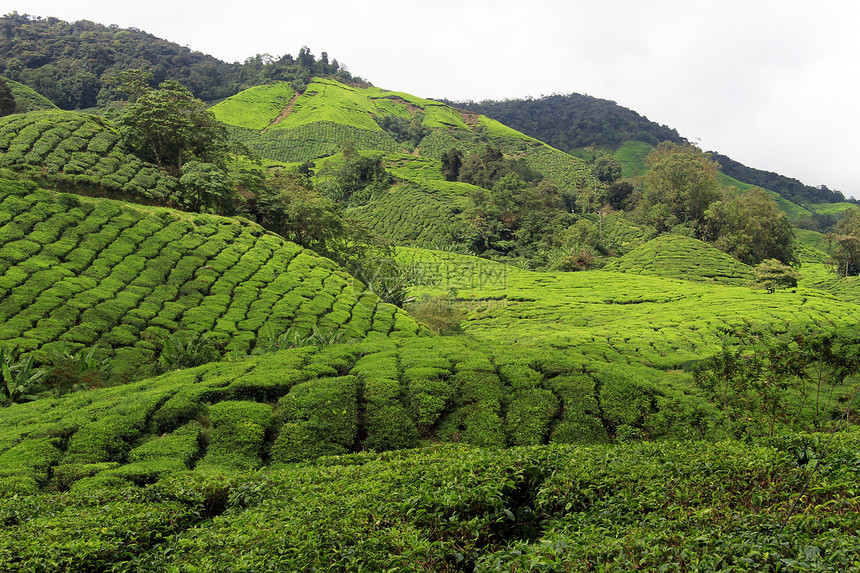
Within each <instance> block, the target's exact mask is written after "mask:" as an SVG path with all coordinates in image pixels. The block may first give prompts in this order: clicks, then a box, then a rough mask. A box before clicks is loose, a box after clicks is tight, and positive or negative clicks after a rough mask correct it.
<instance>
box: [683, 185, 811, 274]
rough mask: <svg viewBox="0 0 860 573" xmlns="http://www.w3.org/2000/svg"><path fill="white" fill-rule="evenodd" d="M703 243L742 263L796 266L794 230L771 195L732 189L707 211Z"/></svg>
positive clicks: (702, 235)
mask: <svg viewBox="0 0 860 573" xmlns="http://www.w3.org/2000/svg"><path fill="white" fill-rule="evenodd" d="M700 238H702V239H703V240H706V241H711V242H713V243H714V246H715V247H717V248H718V249H720V250H721V251H723V252H725V253H728V254H730V255H732V256H733V257H734V258H736V259H738V260H739V261H741V262H742V263H746V264H748V265H757V264H758V263H760V262H762V261H764V260H765V259H777V260H779V261H780V262H782V263H785V264H796V263H797V262H798V261H797V257H796V255H795V253H794V229H793V228H792V226H791V223H790V222H789V220H788V217H787V216H786V215H785V213H783V212H782V211H780V210H779V207H778V206H777V204H776V201H774V200H773V199H772V198H771V196H770V195H768V193H767V191H765V190H763V189H759V188H758V187H752V188H750V189H747V190H746V191H744V192H743V193H739V192H738V191H737V190H736V189H735V188H733V187H730V188H727V189H725V190H724V191H723V196H722V199H721V200H719V201H715V202H713V203H711V205H710V206H709V207H708V209H707V211H705V224H704V226H703V227H702V229H701V237H700Z"/></svg>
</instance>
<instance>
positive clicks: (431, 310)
mask: <svg viewBox="0 0 860 573" xmlns="http://www.w3.org/2000/svg"><path fill="white" fill-rule="evenodd" d="M405 308H406V310H407V311H408V312H409V314H411V315H412V316H413V317H415V320H417V321H418V322H419V323H420V324H423V325H424V326H426V327H427V328H429V329H430V330H431V332H433V333H435V334H441V335H451V334H458V333H460V332H462V331H463V329H462V327H461V326H460V322H461V321H462V320H463V318H464V316H463V315H464V313H463V311H462V309H460V308H458V307H457V304H456V302H455V301H452V300H451V299H450V297H447V296H428V295H425V296H423V297H421V298H419V299H417V300H414V301H412V302H410V303H409V304H408V305H406V307H405Z"/></svg>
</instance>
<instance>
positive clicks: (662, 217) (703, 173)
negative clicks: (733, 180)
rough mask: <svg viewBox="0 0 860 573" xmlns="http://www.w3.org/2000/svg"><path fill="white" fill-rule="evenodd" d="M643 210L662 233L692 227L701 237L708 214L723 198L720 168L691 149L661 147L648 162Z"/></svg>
mask: <svg viewBox="0 0 860 573" xmlns="http://www.w3.org/2000/svg"><path fill="white" fill-rule="evenodd" d="M646 164H647V165H648V167H649V168H650V169H649V170H648V172H647V173H646V174H645V175H644V176H643V178H644V191H643V195H642V201H641V202H640V205H639V207H638V208H639V209H640V210H641V212H642V216H643V218H644V220H646V221H647V222H649V223H650V224H652V225H654V226H655V227H656V228H657V230H658V231H661V232H663V231H668V230H669V229H672V228H673V227H675V226H677V225H688V226H689V227H690V228H691V229H692V230H693V231H694V232H695V233H697V235H699V236H701V226H702V224H703V223H704V221H705V211H706V210H707V209H708V206H709V205H710V204H711V203H712V202H714V201H716V200H717V199H718V198H719V195H720V183H719V177H718V174H717V165H716V163H714V162H713V161H712V160H711V159H710V158H709V157H708V156H707V154H705V153H703V152H702V151H701V150H700V149H698V148H696V147H693V146H691V145H676V144H674V143H670V142H664V143H661V144H660V145H659V146H657V148H656V149H654V151H652V152H651V153H650V154H649V155H648V157H647V158H646Z"/></svg>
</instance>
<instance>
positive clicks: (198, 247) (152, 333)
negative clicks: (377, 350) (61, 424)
mask: <svg viewBox="0 0 860 573" xmlns="http://www.w3.org/2000/svg"><path fill="white" fill-rule="evenodd" d="M0 197H2V210H0V217H2V222H3V225H2V227H0V268H2V276H0V289H2V301H0V322H1V323H2V326H0V345H2V346H3V347H5V348H7V349H12V348H17V350H18V351H19V352H29V351H41V352H42V353H43V355H45V353H49V352H50V351H51V350H52V349H58V350H59V349H66V350H69V351H72V352H74V351H76V350H78V349H80V348H85V347H98V349H99V352H100V353H101V354H103V355H105V356H107V357H114V362H113V370H114V371H115V372H116V373H118V374H125V375H129V374H132V373H135V372H136V371H137V370H138V369H139V368H140V367H142V366H144V365H145V364H147V363H151V362H152V361H153V359H154V358H155V357H157V355H156V353H157V351H158V350H159V348H158V340H162V339H164V338H165V337H167V336H168V335H170V334H171V333H174V332H177V331H180V330H186V329H187V330H190V331H194V332H196V333H200V334H207V335H208V336H209V337H210V338H211V339H212V340H213V341H214V342H217V343H219V344H221V345H222V346H223V349H224V350H225V351H237V352H239V353H247V352H251V351H252V350H253V349H254V348H256V347H260V346H261V345H265V344H266V340H265V339H266V337H267V336H268V335H269V333H270V329H271V332H272V333H273V335H274V336H280V335H281V334H283V333H284V332H286V331H287V330H288V329H290V328H294V329H297V332H299V333H301V334H302V335H306V334H308V333H310V332H311V331H312V330H313V329H320V330H324V331H329V332H333V333H334V332H341V333H343V335H345V336H347V337H349V338H355V337H363V336H365V335H367V334H368V333H369V332H371V331H377V332H381V333H383V334H386V335H387V334H389V333H392V332H403V333H409V334H415V333H416V332H417V330H418V327H417V326H416V324H415V322H414V321H413V320H411V319H410V318H409V317H408V316H407V315H406V314H405V313H403V312H402V311H400V310H398V309H396V308H395V307H393V306H391V305H388V304H384V303H381V302H380V301H379V299H378V298H377V297H376V296H375V295H373V294H372V293H370V292H367V291H366V290H365V287H364V286H363V285H362V284H361V283H358V282H357V281H355V279H353V278H352V277H350V276H349V275H347V274H345V273H344V272H342V271H341V270H340V269H339V268H337V266H336V265H335V264H334V263H332V262H331V261H330V260H328V259H324V258H322V257H319V256H317V255H316V254H314V253H313V252H310V251H305V250H303V249H301V248H300V247H298V246H297V245H294V244H292V243H287V242H286V241H284V240H283V239H281V238H280V237H278V236H276V235H273V234H270V233H267V232H265V231H264V230H263V229H262V228H260V227H259V226H257V225H255V224H252V223H250V222H248V221H246V220H237V219H226V218H219V217H214V216H209V215H190V214H186V213H181V212H177V211H170V210H166V209H154V210H147V209H143V208H141V207H131V206H128V205H125V204H123V203H120V202H115V201H110V200H85V199H80V198H78V197H76V196H74V195H65V194H56V193H52V192H49V191H44V190H40V189H34V188H32V187H31V186H27V185H23V184H21V183H17V182H12V181H8V180H4V181H2V189H0Z"/></svg>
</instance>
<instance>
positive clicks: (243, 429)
mask: <svg viewBox="0 0 860 573" xmlns="http://www.w3.org/2000/svg"><path fill="white" fill-rule="evenodd" d="M209 418H210V420H211V423H212V435H211V436H210V437H209V444H208V448H207V450H206V455H205V456H204V457H203V459H202V460H201V461H200V464H199V467H200V468H205V469H214V468H222V467H226V468H236V469H253V468H256V467H258V466H259V463H260V462H259V459H260V454H261V451H262V448H263V441H264V438H265V435H266V431H267V430H268V428H269V426H270V425H271V423H272V408H271V406H269V405H268V404H259V403H256V402H246V401H225V402H219V403H217V404H213V405H212V406H210V407H209Z"/></svg>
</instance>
